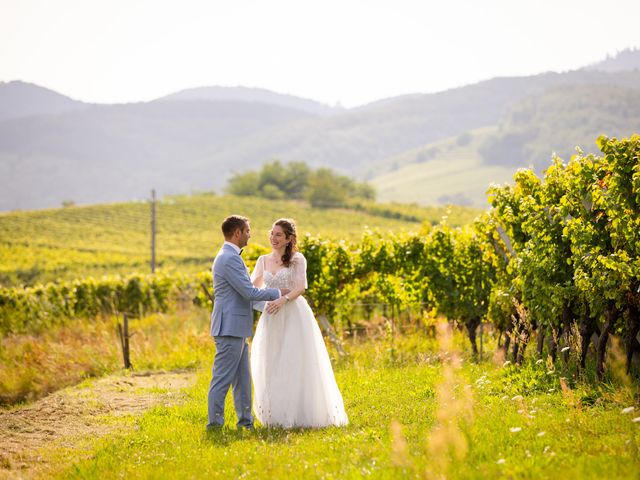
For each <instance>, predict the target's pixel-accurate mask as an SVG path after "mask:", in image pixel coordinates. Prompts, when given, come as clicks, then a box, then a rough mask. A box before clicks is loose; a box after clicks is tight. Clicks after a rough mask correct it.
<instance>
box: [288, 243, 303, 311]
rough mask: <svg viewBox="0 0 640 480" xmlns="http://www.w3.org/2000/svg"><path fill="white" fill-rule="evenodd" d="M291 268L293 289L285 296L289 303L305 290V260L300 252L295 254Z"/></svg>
mask: <svg viewBox="0 0 640 480" xmlns="http://www.w3.org/2000/svg"><path fill="white" fill-rule="evenodd" d="M291 267H292V268H293V288H292V289H291V292H289V293H288V294H287V295H286V296H287V297H289V301H291V300H295V299H296V298H298V297H299V296H300V295H302V294H303V293H304V292H305V290H306V289H307V259H306V258H304V255H302V254H301V253H300V252H296V254H295V256H294V257H293V261H292V262H291Z"/></svg>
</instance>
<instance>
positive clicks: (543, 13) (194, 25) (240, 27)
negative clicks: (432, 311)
mask: <svg viewBox="0 0 640 480" xmlns="http://www.w3.org/2000/svg"><path fill="white" fill-rule="evenodd" d="M639 19H640V1H638V0H609V1H607V2H604V1H601V0H485V1H481V0H440V1H438V2H434V1H430V0H422V1H420V0H415V1H410V0H385V1H383V0H316V1H314V2H311V1H307V0H262V1H259V0H103V1H98V0H0V81H10V80H24V81H27V82H33V83H36V84H38V85H41V86H44V87H47V88H51V89H53V90H56V91H58V92H60V93H63V94H65V95H69V96H71V97H73V98H76V99H79V100H84V101H90V102H108V103H111V102H128V101H140V100H151V99H153V98H157V97H159V96H163V95H166V94H168V93H172V92H175V91H178V90H182V89H185V88H190V87H198V86H208V85H222V86H236V85H244V86H250V87H262V88H267V89H270V90H274V91H277V92H280V93H289V94H292V95H298V96H302V97H306V98H312V99H315V100H319V101H322V102H325V103H329V104H334V103H336V102H338V101H339V102H341V103H342V104H343V105H344V106H347V107H352V106H356V105H360V104H363V103H367V102H370V101H373V100H378V99H381V98H386V97H390V96H395V95H400V94H405V93H416V92H434V91H439V90H444V89H447V88H451V87H456V86H460V85H465V84H468V83H472V82H476V81H479V80H484V79H487V78H491V77H494V76H505V75H509V76H511V75H529V74H535V73H540V72H543V71H548V70H555V71H564V70H569V69H573V68H578V67H581V66H584V65H586V64H589V63H592V62H595V61H597V60H601V59H602V58H604V57H605V56H606V55H607V54H614V53H616V52H617V51H619V50H622V49H624V48H627V47H640V26H639V25H640V24H639V23H638V20H639Z"/></svg>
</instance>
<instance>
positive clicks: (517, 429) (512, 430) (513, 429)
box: [509, 427, 522, 433]
mask: <svg viewBox="0 0 640 480" xmlns="http://www.w3.org/2000/svg"><path fill="white" fill-rule="evenodd" d="M520 430H522V428H521V427H511V428H510V429H509V431H510V432H511V433H516V432H519V431H520Z"/></svg>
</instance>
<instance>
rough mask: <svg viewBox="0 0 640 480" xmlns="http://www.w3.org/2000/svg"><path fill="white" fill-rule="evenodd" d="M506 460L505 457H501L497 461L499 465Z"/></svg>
mask: <svg viewBox="0 0 640 480" xmlns="http://www.w3.org/2000/svg"><path fill="white" fill-rule="evenodd" d="M504 462H505V460H504V458H501V459H500V460H498V461H497V462H496V463H497V464H498V465H503V464H504Z"/></svg>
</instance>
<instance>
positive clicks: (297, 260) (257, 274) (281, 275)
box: [251, 252, 307, 291]
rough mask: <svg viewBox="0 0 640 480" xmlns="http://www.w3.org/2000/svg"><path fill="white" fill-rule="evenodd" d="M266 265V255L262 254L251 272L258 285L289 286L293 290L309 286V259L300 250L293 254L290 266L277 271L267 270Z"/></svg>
mask: <svg viewBox="0 0 640 480" xmlns="http://www.w3.org/2000/svg"><path fill="white" fill-rule="evenodd" d="M264 265H265V255H262V256H261V257H260V258H258V261H257V262H256V268H255V269H254V271H253V273H252V274H251V281H253V282H254V283H255V284H256V286H257V287H262V286H264V287H268V288H288V289H289V290H292V291H294V290H298V289H303V288H307V261H306V259H305V258H304V256H303V255H302V254H301V253H300V252H296V254H295V255H294V256H293V258H292V259H291V265H290V266H289V267H288V268H281V269H280V270H278V271H277V272H275V273H271V272H270V271H269V270H266V269H265V267H264Z"/></svg>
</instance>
